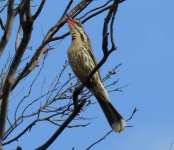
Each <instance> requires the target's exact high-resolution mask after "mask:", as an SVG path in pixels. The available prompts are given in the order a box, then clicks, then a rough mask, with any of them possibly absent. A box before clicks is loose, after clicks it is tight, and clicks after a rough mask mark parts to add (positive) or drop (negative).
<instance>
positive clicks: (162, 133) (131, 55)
mask: <svg viewBox="0 0 174 150" xmlns="http://www.w3.org/2000/svg"><path fill="white" fill-rule="evenodd" d="M66 2H68V1H67V0H66ZM77 2H79V0H78V1H76V2H75V3H77ZM55 3H57V4H55ZM58 3H59V2H54V1H53V0H50V1H49V2H46V7H45V8H44V10H43V12H42V14H41V16H40V18H39V19H40V20H43V19H45V20H44V21H42V22H41V21H38V22H36V25H35V26H34V28H36V31H37V34H36V33H34V34H35V36H34V38H33V40H32V41H31V43H32V42H33V43H34V47H37V45H38V44H39V43H40V42H41V41H40V40H41V38H38V35H41V36H42V30H43V32H44V33H46V31H47V30H48V28H49V27H50V26H51V25H53V24H54V23H55V19H56V18H58V16H59V15H61V14H60V12H61V11H62V10H63V9H64V7H65V3H64V2H60V4H59V5H58ZM99 3H101V2H100V1H99V0H96V1H94V2H93V4H92V5H93V6H94V5H98V4H99ZM173 6H174V1H173V0H168V1H165V0H153V1H150V2H149V1H148V2H147V1H144V0H134V1H130V0H127V1H125V2H124V3H122V4H120V5H119V8H118V13H117V16H116V23H115V39H116V44H117V47H118V50H117V51H116V52H115V53H113V54H112V56H111V57H110V58H109V60H108V61H107V62H106V64H105V65H104V66H103V67H102V68H101V74H103V75H104V74H105V73H106V72H107V70H109V69H111V68H113V67H114V66H115V65H117V64H119V63H121V64H122V66H121V67H120V68H119V72H118V75H117V76H116V78H118V79H119V83H118V85H117V86H118V87H119V86H124V85H126V84H128V86H127V87H125V88H124V90H123V92H116V93H111V94H110V99H111V101H112V103H113V105H114V106H117V109H118V110H119V111H120V112H121V113H122V114H123V116H125V118H128V117H129V116H130V115H131V113H132V111H133V109H134V107H137V108H138V109H139V111H138V112H137V113H136V114H135V116H134V118H133V119H132V120H131V121H130V122H129V124H128V125H133V126H134V127H133V128H127V129H126V130H125V131H124V132H122V133H120V134H118V133H111V134H110V135H109V136H108V137H107V138H106V139H105V140H104V141H102V142H101V143H100V144H98V145H96V146H95V147H93V150H105V149H108V150H117V149H118V150H140V149H141V150H147V149H148V150H164V149H165V150H167V149H169V147H170V144H171V143H172V142H174V119H173V117H172V116H173V114H174V92H173V86H174V79H173V77H174V69H173V64H174V21H173V18H172V15H173V13H174V9H173ZM89 7H90V6H89ZM105 15H106V14H102V15H100V16H99V17H97V18H96V19H91V20H90V21H89V22H87V23H85V25H84V26H85V29H86V31H87V33H88V35H89V36H90V38H91V41H92V47H93V50H94V53H95V55H96V56H97V59H98V60H100V58H101V56H102V52H101V38H100V35H98V34H99V33H100V32H101V30H102V23H103V20H102V19H101V17H104V16H105ZM41 28H42V29H41ZM65 30H68V26H67V25H66V27H65V29H64V30H62V32H63V31H65ZM96 36H97V37H99V38H96ZM70 40H71V38H70V37H68V38H66V39H65V40H63V41H61V42H60V43H59V44H58V45H57V47H56V49H55V50H54V51H53V52H52V53H51V54H50V55H49V58H48V61H47V62H48V64H47V65H48V66H49V65H52V66H56V67H51V68H49V67H48V68H47V70H46V71H47V72H51V73H54V72H55V73H56V71H57V70H58V69H59V67H60V66H61V65H62V64H63V63H64V61H65V59H66V49H67V48H68V47H69V44H70ZM60 53H61V56H60ZM52 60H54V61H52ZM55 61H56V62H55ZM50 78H51V77H50ZM93 100H94V101H96V100H95V99H93ZM85 114H86V115H89V117H94V116H98V118H96V119H94V120H92V121H91V124H90V125H89V126H88V127H86V128H79V129H67V130H65V132H64V133H63V134H62V135H61V136H60V138H59V139H57V140H56V141H55V142H54V143H53V145H52V146H51V147H50V148H49V150H54V149H60V150H68V149H72V147H73V146H74V147H75V150H82V149H85V148H87V147H88V146H89V145H90V144H92V143H93V142H94V141H95V140H97V139H98V138H99V137H101V136H103V135H104V134H105V133H106V132H107V131H109V130H110V127H109V125H108V123H107V121H106V119H105V117H104V115H103V113H102V111H101V109H100V108H99V105H98V104H96V105H93V106H91V107H90V108H89V109H88V110H87V111H86V112H85ZM38 129H39V128H37V127H36V128H35V129H33V130H35V131H37V130H38ZM55 129H56V128H49V129H48V126H47V124H46V125H44V126H43V128H42V129H39V130H40V131H41V132H40V133H39V139H38V141H39V142H43V140H44V139H45V138H46V137H48V136H49V133H51V132H53V131H54V130H55ZM44 131H46V133H45V132H44ZM29 135H30V134H28V135H27V136H25V137H24V138H22V139H21V141H19V143H16V144H14V145H20V144H21V143H26V144H25V147H24V148H25V149H27V148H29V149H32V148H34V147H35V146H38V145H39V142H37V143H36V142H35V141H33V138H31V137H30V136H29ZM27 138H28V139H29V140H27V141H26V139H27ZM31 143H33V144H31ZM14 145H13V144H12V146H14ZM6 149H7V150H8V149H9V150H10V149H11V147H6ZM173 149H174V148H173Z"/></svg>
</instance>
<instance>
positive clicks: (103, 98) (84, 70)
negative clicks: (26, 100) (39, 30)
mask: <svg viewBox="0 0 174 150" xmlns="http://www.w3.org/2000/svg"><path fill="white" fill-rule="evenodd" d="M67 21H68V24H69V28H70V34H71V36H72V42H71V45H70V47H69V49H68V59H69V64H70V66H71V68H72V70H73V72H74V73H75V75H76V76H77V78H78V79H79V80H80V81H81V82H82V83H83V82H85V81H86V79H87V76H88V75H89V73H90V72H91V71H92V70H93V69H94V67H95V66H96V65H97V62H96V59H95V57H94V55H93V52H92V48H91V43H90V39H89V38H88V36H87V34H86V32H85V30H84V28H83V26H82V24H81V23H80V22H79V21H78V20H75V19H73V18H72V17H70V16H67ZM87 88H88V89H89V90H90V91H91V92H92V93H93V94H94V96H95V97H96V99H97V100H98V103H99V104H100V106H101V108H102V110H103V112H104V114H105V116H106V118H107V120H108V122H109V124H110V126H111V127H112V129H113V130H114V131H116V132H121V131H122V130H124V128H125V126H126V122H125V121H124V119H123V117H122V116H121V115H120V113H119V112H118V111H117V110H116V109H115V108H114V107H113V105H112V104H111V102H110V100H109V97H108V93H107V91H106V89H105V88H104V86H103V84H102V81H101V77H100V73H99V71H97V72H96V73H95V74H94V75H93V77H92V78H91V80H90V81H89V83H88V84H87Z"/></svg>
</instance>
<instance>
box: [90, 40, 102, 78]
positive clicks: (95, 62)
mask: <svg viewBox="0 0 174 150" xmlns="http://www.w3.org/2000/svg"><path fill="white" fill-rule="evenodd" d="M87 50H88V53H89V55H90V56H91V58H92V60H93V61H94V64H95V66H97V64H98V63H97V60H96V58H95V56H94V54H93V51H92V47H91V44H90V42H89V47H88V48H87ZM97 72H98V75H99V78H100V80H101V81H102V78H101V75H100V70H99V69H98V71H97Z"/></svg>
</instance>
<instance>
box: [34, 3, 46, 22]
mask: <svg viewBox="0 0 174 150" xmlns="http://www.w3.org/2000/svg"><path fill="white" fill-rule="evenodd" d="M45 1H46V0H42V2H41V3H40V5H39V8H38V10H37V11H36V13H35V14H34V16H33V20H36V18H37V17H38V16H39V14H40V13H41V11H42V8H43V6H44V4H45Z"/></svg>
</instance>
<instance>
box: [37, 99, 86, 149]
mask: <svg viewBox="0 0 174 150" xmlns="http://www.w3.org/2000/svg"><path fill="white" fill-rule="evenodd" d="M85 102H86V100H83V101H82V102H81V103H80V104H79V105H78V106H77V107H76V109H74V111H73V113H72V114H71V115H70V116H69V117H68V118H67V120H66V121H65V122H64V123H63V124H62V126H61V127H60V128H58V129H57V131H56V132H55V133H54V134H53V135H52V136H51V138H49V139H48V141H47V142H46V143H44V144H43V145H42V146H40V147H38V148H36V150H45V149H47V148H48V147H49V146H50V145H51V144H52V143H53V142H54V141H55V139H56V138H57V137H58V136H59V135H60V134H61V132H62V131H63V130H64V129H65V128H66V127H67V125H68V124H69V123H70V122H71V121H72V120H73V119H74V118H75V117H76V116H77V114H78V113H79V112H80V110H81V109H82V107H83V106H84V105H85Z"/></svg>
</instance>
